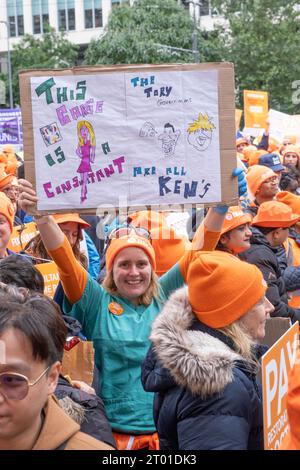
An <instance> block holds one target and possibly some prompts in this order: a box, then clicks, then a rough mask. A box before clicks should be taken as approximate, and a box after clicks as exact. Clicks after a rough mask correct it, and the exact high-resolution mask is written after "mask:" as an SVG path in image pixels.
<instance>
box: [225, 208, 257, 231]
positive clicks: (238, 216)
mask: <svg viewBox="0 0 300 470" xmlns="http://www.w3.org/2000/svg"><path fill="white" fill-rule="evenodd" d="M251 221H252V217H251V215H250V214H245V212H243V211H242V210H241V208H240V207H239V206H232V207H229V209H228V212H227V214H226V216H225V220H224V222H223V226H222V230H221V235H224V233H227V232H229V231H230V230H233V229H234V228H237V227H239V226H240V225H243V224H248V223H250V222H251Z"/></svg>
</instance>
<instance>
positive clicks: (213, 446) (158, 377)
mask: <svg viewBox="0 0 300 470" xmlns="http://www.w3.org/2000/svg"><path fill="white" fill-rule="evenodd" d="M151 340H152V342H153V345H154V349H155V352H156V354H157V357H158V359H157V357H156V354H155V353H154V350H153V349H150V351H149V352H148V355H147V357H146V359H145V361H144V363H143V366H142V383H143V386H144V389H145V390H146V391H149V392H155V399H154V420H155V424H156V427H157V431H158V435H159V441H160V447H161V449H162V450H172V451H176V450H217V449H222V450H246V449H249V450H250V449H263V415H262V404H261V395H260V388H259V385H258V383H257V381H256V377H255V371H254V369H253V367H251V366H250V365H249V364H248V363H246V362H244V360H242V358H241V356H239V355H238V354H237V353H235V351H234V349H233V343H232V342H231V341H230V340H229V338H227V337H225V336H224V335H223V334H222V333H221V332H218V331H217V330H212V329H210V328H208V327H206V326H205V325H203V324H202V323H200V322H198V321H195V316H194V314H193V313H192V309H191V306H190V305H189V303H188V301H187V291H186V288H182V289H179V290H178V291H176V292H175V293H174V294H173V295H172V296H171V297H170V299H169V301H168V302H167V303H166V304H165V306H164V308H163V311H162V313H161V314H160V315H159V316H158V317H157V319H156V320H155V321H154V324H153V329H152V334H151ZM158 361H159V362H158Z"/></svg>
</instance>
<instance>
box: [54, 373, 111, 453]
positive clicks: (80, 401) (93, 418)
mask: <svg viewBox="0 0 300 470" xmlns="http://www.w3.org/2000/svg"><path fill="white" fill-rule="evenodd" d="M54 394H55V396H56V398H57V399H58V400H63V399H64V398H66V397H68V398H69V399H71V400H70V401H68V402H67V405H68V406H67V409H65V411H66V412H67V414H68V415H69V416H70V417H71V418H73V419H74V420H75V421H76V422H79V424H80V431H81V432H84V433H86V434H89V435H90V436H93V437H94V438H95V439H99V440H100V441H103V442H106V444H109V445H110V446H112V447H115V448H116V444H115V440H114V437H113V434H112V430H111V426H110V424H109V422H108V419H107V416H106V413H105V409H104V404H103V401H102V400H101V398H100V397H98V396H97V395H91V394H90V393H86V392H84V391H82V390H79V389H78V388H75V387H73V386H72V385H71V384H70V382H69V381H68V380H67V379H65V377H63V376H62V375H60V376H59V379H58V384H57V387H56V389H55V392H54ZM72 402H73V403H72ZM74 402H75V405H74ZM76 404H77V405H79V407H78V406H76ZM60 405H61V406H62V404H61V403H60ZM62 408H64V406H62ZM79 415H81V419H77V416H79Z"/></svg>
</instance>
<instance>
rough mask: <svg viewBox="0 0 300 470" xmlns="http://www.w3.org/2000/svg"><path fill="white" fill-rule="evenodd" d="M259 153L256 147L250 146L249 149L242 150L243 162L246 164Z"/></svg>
mask: <svg viewBox="0 0 300 470" xmlns="http://www.w3.org/2000/svg"><path fill="white" fill-rule="evenodd" d="M256 152H257V147H256V146H255V145H248V146H247V147H244V148H243V150H242V154H243V158H242V160H243V161H244V162H248V161H249V158H250V156H253V155H255V154H256Z"/></svg>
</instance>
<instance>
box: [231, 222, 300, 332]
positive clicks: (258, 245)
mask: <svg viewBox="0 0 300 470" xmlns="http://www.w3.org/2000/svg"><path fill="white" fill-rule="evenodd" d="M250 241H251V247H250V248H249V250H247V251H244V252H243V253H240V254H239V258H241V259H242V260H244V261H247V262H248V263H251V264H255V265H256V266H257V267H258V268H259V269H260V270H261V272H262V274H263V277H264V279H265V281H266V283H267V284H268V289H267V292H266V296H267V298H268V299H269V301H270V302H271V303H272V304H273V305H274V308H275V310H274V312H273V313H272V317H286V318H287V317H288V318H290V319H291V320H292V322H293V323H294V322H295V321H297V320H299V321H300V310H299V309H296V308H292V307H289V306H288V296H287V290H286V285H285V282H284V279H283V277H282V273H281V269H280V266H279V261H278V258H277V254H276V251H277V248H272V247H271V245H270V244H269V242H268V241H267V239H266V237H265V236H264V235H263V234H262V233H261V232H260V230H259V229H258V227H254V226H253V227H252V237H251V240H250Z"/></svg>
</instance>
